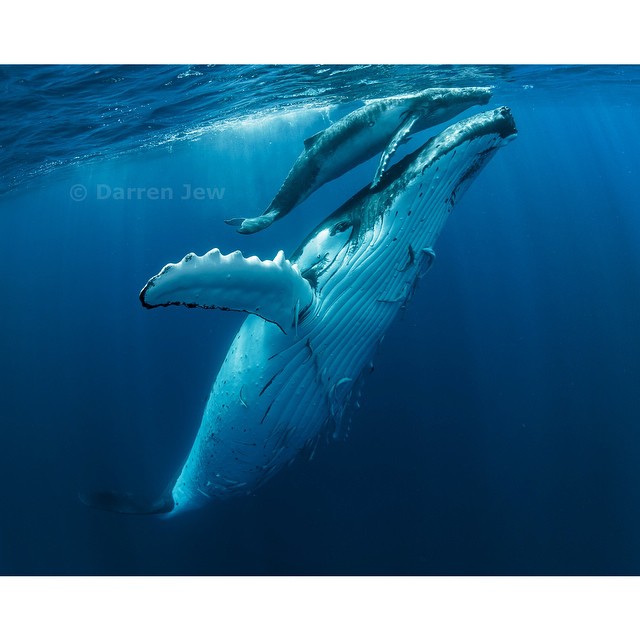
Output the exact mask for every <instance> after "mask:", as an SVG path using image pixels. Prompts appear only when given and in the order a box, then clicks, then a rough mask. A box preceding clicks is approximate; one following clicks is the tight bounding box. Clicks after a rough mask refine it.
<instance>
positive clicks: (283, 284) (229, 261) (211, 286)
mask: <svg viewBox="0 0 640 640" xmlns="http://www.w3.org/2000/svg"><path fill="white" fill-rule="evenodd" d="M313 297H314V293H313V289H312V288H311V285H310V284H309V282H308V281H307V280H306V279H305V278H303V277H302V276H301V275H300V273H299V272H298V268H297V266H295V265H292V264H291V263H290V262H289V260H286V259H285V257H284V252H282V251H279V252H278V254H277V255H276V257H275V258H274V259H273V260H260V258H257V257H256V256H251V257H249V258H245V257H244V256H243V255H242V253H241V252H240V251H234V252H233V253H230V254H229V255H226V256H225V255H222V253H220V251H219V250H218V249H212V250H211V251H209V252H208V253H205V254H204V255H203V256H197V255H195V254H193V253H190V254H188V255H186V256H185V257H184V258H183V259H182V260H181V261H180V262H178V263H177V264H168V265H166V266H165V267H164V268H163V269H162V271H160V273H159V274H158V275H156V276H154V277H153V278H151V280H149V282H147V284H146V285H145V287H144V289H142V291H141V292H140V301H141V302H142V304H143V305H144V306H145V307H147V308H153V307H167V306H169V305H184V306H186V307H201V308H204V309H222V310H224V311H244V312H245V313H253V314H255V315H258V316H260V317H262V318H264V319H265V320H267V321H269V322H273V323H275V324H277V325H278V326H279V327H280V328H281V329H282V331H283V332H284V333H288V332H289V331H290V330H291V329H292V327H294V326H296V322H297V317H296V316H297V314H298V313H300V312H302V311H304V310H305V309H306V308H307V307H308V306H309V305H310V304H311V302H312V300H313Z"/></svg>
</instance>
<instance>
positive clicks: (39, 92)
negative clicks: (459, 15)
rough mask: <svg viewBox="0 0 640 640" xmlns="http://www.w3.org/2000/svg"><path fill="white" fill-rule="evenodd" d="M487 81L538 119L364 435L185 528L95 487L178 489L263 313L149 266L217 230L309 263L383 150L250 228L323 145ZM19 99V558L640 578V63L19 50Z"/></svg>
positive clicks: (6, 463) (226, 246) (374, 403)
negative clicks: (211, 299) (204, 62)
mask: <svg viewBox="0 0 640 640" xmlns="http://www.w3.org/2000/svg"><path fill="white" fill-rule="evenodd" d="M486 84H491V85H494V87H495V88H494V97H493V99H492V100H491V102H490V105H489V106H491V107H495V106H499V105H500V104H508V105H509V106H510V107H511V109H512V111H513V114H514V117H515V119H516V123H517V126H518V131H519V135H518V138H517V139H516V140H515V141H514V142H513V143H512V144H510V145H509V146H508V147H506V148H504V149H502V150H501V151H500V152H499V153H498V154H497V155H496V157H495V158H494V159H493V160H492V161H491V162H490V163H489V165H488V166H487V167H486V169H484V171H483V172H482V173H481V174H480V175H479V176H478V178H477V179H476V181H475V182H474V184H473V185H472V186H471V188H470V189H469V191H468V192H467V193H466V195H465V196H464V198H462V199H461V201H460V202H459V203H458V204H457V205H456V208H455V210H454V213H453V215H452V217H451V219H450V220H449V222H448V223H447V225H446V227H445V229H444V231H443V234H442V236H441V238H440V240H439V242H438V245H437V246H436V253H437V256H438V257H437V260H436V264H435V266H434V268H433V269H432V270H431V272H430V273H429V275H428V277H427V278H425V279H424V280H423V281H422V282H421V285H420V287H419V289H418V291H417V293H416V295H415V296H414V298H413V300H412V302H411V305H410V307H409V308H408V309H407V311H406V312H405V313H404V314H403V315H402V317H400V318H399V319H398V321H397V322H396V323H395V325H394V326H393V328H392V330H391V331H389V333H388V334H387V336H386V338H385V341H384V343H383V345H382V348H381V350H380V352H379V353H378V356H377V358H376V361H375V365H376V366H375V371H374V372H373V374H371V375H370V376H369V377H368V378H367V380H366V383H365V387H364V391H363V396H362V399H361V405H362V407H361V408H360V409H359V410H358V411H357V412H355V413H354V416H353V423H352V426H351V431H350V435H349V438H348V439H347V440H346V442H339V443H331V444H325V445H323V446H321V448H320V450H319V451H318V453H317V455H316V457H315V459H314V460H313V461H311V462H308V461H306V460H301V461H299V462H297V463H296V464H294V465H293V466H291V467H290V468H288V469H286V470H285V471H283V472H281V473H280V474H279V475H277V476H275V477H274V478H273V479H272V480H271V481H270V482H269V483H268V484H267V485H265V486H264V487H263V488H262V489H260V490H259V491H257V492H256V493H255V495H252V496H248V497H245V498H237V499H234V500H230V501H227V502H223V503H219V504H216V505H212V506H211V507H210V508H208V509H204V510H201V511H198V512H193V513H189V514H186V515H184V516H182V517H180V518H175V519H170V520H162V519H159V518H155V517H142V516H138V517H127V516H122V515H117V514H111V513H106V512H100V511H94V510H90V509H87V508H86V507H84V506H83V505H82V504H81V503H80V502H79V500H78V498H77V494H78V492H79V491H87V490H91V489H94V488H103V487H108V488H114V489H119V490H124V491H132V492H135V493H147V494H154V493H158V492H160V491H161V490H162V489H163V488H164V486H165V485H166V483H167V482H168V481H169V479H170V478H171V477H172V476H173V475H174V473H175V471H176V469H177V468H178V467H179V466H180V465H181V464H182V462H183V460H184V458H185V456H186V454H187V453H188V450H189V448H190V446H191V443H192V441H193V438H194V436H195V433H196V430H197V428H198V425H199V422H200V417H201V413H202V410H203V408H204V404H205V401H206V398H207V396H208V393H209V389H210V386H211V383H212V381H213V378H214V376H215V374H216V372H217V369H218V367H219V366H220V364H221V361H222V358H223V357H224V355H225V353H226V350H227V348H228V345H229V342H230V341H231V339H232V337H233V335H234V333H235V332H236V331H237V329H238V327H239V325H240V322H241V321H242V318H240V317H239V316H238V315H237V314H229V313H227V314H225V313H223V312H206V311H201V310H187V309H184V308H167V309H161V310H156V311H147V310H145V309H143V308H142V307H141V306H140V303H139V301H138V292H139V291H140V289H141V287H142V286H143V285H144V284H145V282H146V281H147V279H148V278H149V277H151V276H152V275H154V274H156V273H157V272H158V271H159V269H160V268H161V267H162V266H163V265H164V264H166V263H167V262H172V261H176V260H179V259H180V258H182V257H183V256H184V255H185V254H186V253H188V252H190V251H194V252H195V253H198V254H202V253H204V252H206V251H208V250H209V249H211V248H212V247H213V246H217V247H219V248H220V249H221V250H222V251H223V252H224V253H227V252H229V251H232V250H235V249H242V251H243V253H244V254H245V255H251V254H257V255H259V256H261V257H263V258H272V257H273V256H274V255H275V253H276V251H277V250H278V249H280V248H282V249H284V250H285V252H286V254H287V255H290V254H291V252H292V251H293V250H294V249H295V248H296V246H297V245H298V244H299V242H300V241H301V240H302V238H303V237H304V236H305V235H306V233H307V232H308V231H309V230H310V229H311V228H312V226H313V225H315V224H316V223H317V222H319V221H320V220H322V219H323V218H324V217H325V216H326V215H328V214H329V213H331V212H332V211H333V210H334V209H335V208H337V206H339V205H340V204H342V203H343V202H344V201H346V200H347V199H348V198H349V197H350V196H351V195H353V193H355V192H356V191H357V190H358V189H359V188H360V187H362V186H363V185H365V184H367V183H368V182H369V181H370V180H371V177H372V175H373V173H374V171H375V167H376V163H377V160H372V161H371V162H368V163H366V164H364V165H362V166H360V167H358V168H356V169H354V170H353V171H352V172H350V173H349V174H347V175H345V176H343V177H342V178H340V179H339V180H338V181H336V182H334V183H332V184H330V185H327V186H325V187H324V188H322V189H321V190H320V191H318V192H317V193H316V194H314V195H313V196H312V197H311V198H310V199H309V200H308V201H307V202H305V203H304V204H303V205H302V206H300V207H299V208H298V209H297V210H295V211H294V212H293V213H292V214H291V215H289V216H288V217H287V218H285V219H284V220H282V221H280V222H278V223H277V224H275V225H273V226H272V227H271V228H270V229H268V230H266V231H264V232H262V233H260V234H256V235H254V236H240V235H239V234H237V233H235V231H234V229H233V228H231V227H229V226H227V225H224V224H223V222H222V221H223V220H224V219H225V218H228V217H236V216H246V215H257V214H258V213H260V212H261V211H262V210H263V209H264V207H265V206H266V205H267V204H268V202H269V201H270V199H271V197H272V196H273V195H274V193H275V191H276V190H277V189H278V187H279V186H280V184H281V182H282V180H283V179H284V177H285V176H286V174H287V172H288V170H289V168H290V166H291V164H292V163H293V161H294V160H295V159H296V157H297V156H298V154H299V152H300V150H301V142H302V140H303V139H304V138H307V137H308V136H309V135H311V134H313V133H315V132H317V131H319V130H320V129H322V128H324V127H326V126H327V125H328V124H329V123H330V122H331V121H333V120H335V119H336V118H337V117H339V116H341V115H343V114H344V113H347V112H348V111H349V110H351V109H353V108H355V107H356V106H360V104H361V102H359V101H360V100H362V99H368V98H372V97H379V96H384V95H394V94H397V93H404V92H407V91H415V90H420V89H423V88H426V87H428V86H467V85H486ZM0 96H1V100H2V103H3V104H2V119H1V121H0V148H1V149H2V158H1V160H0V192H1V193H2V195H1V196H0V257H1V259H2V269H1V272H0V273H1V275H0V288H1V290H2V294H3V295H2V298H3V302H4V304H3V309H2V313H0V335H1V336H2V339H1V341H0V363H1V366H2V377H1V381H2V384H1V387H0V388H1V395H0V463H1V464H0V480H1V486H2V487H3V488H4V491H3V500H2V519H1V520H0V573H2V574H99V575H103V574H126V575H128V574H224V575H228V574H314V575H316V574H338V575H340V574H420V575H425V574H427V575H432V574H436V575H441V574H483V575H495V574H501V575H502V574H510V575H513V574H527V575H530V574H547V575H548V574H552V575H557V574H579V575H582V574H639V573H640V545H639V544H638V540H640V464H639V461H640V393H639V391H640V330H639V327H640V252H639V251H638V246H639V245H640V219H639V217H638V212H639V211H640V198H639V197H638V181H639V180H640V153H638V148H640V68H637V67H517V66H516V67H513V66H511V67H391V66H389V67H385V66H372V67H356V68H351V67H329V66H318V67H260V66H257V67H215V66H214V67H193V68H191V67H91V68H88V67H64V68H63V67H2V68H0ZM476 110H477V109H476ZM442 128H444V125H442V126H441V127H438V128H437V129H438V130H439V129H442ZM433 133H434V132H433V131H427V132H422V133H420V134H418V135H417V136H414V140H413V141H412V142H411V143H410V145H408V147H407V149H409V148H415V147H416V146H417V145H418V144H420V143H423V142H424V141H425V140H426V139H427V138H428V137H429V135H432V134H433ZM78 185H81V187H84V188H85V189H86V197H84V198H80V200H79V201H76V200H78V195H80V196H82V195H84V194H85V192H83V191H82V189H80V191H78V190H77V189H78ZM101 185H102V186H101ZM104 185H107V186H104ZM184 185H190V188H191V189H193V188H203V189H206V188H209V189H214V188H215V189H218V191H217V192H215V196H214V197H211V198H208V197H205V198H204V199H195V198H190V199H185V200H183V199H182V198H181V196H182V195H183V193H184V192H185V189H186V187H185V186H184ZM118 187H123V188H134V189H136V190H139V191H136V192H135V193H134V195H133V196H132V197H130V198H128V199H125V200H116V199H114V197H102V196H103V195H104V193H105V190H107V189H111V190H112V195H113V193H114V190H115V189H117V188H118ZM74 188H75V191H74V190H73V189H74ZM149 188H156V189H165V191H164V193H165V194H168V193H171V194H172V195H173V197H172V198H169V197H164V198H159V199H154V198H152V197H149V193H153V192H149V191H148V189H149ZM138 193H140V196H137V195H136V194H138ZM72 196H76V200H74V198H73V197H72Z"/></svg>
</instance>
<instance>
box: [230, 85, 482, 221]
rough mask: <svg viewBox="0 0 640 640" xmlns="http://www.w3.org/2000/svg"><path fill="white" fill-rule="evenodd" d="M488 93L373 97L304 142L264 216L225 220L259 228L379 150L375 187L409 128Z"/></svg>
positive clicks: (431, 122)
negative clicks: (302, 148)
mask: <svg viewBox="0 0 640 640" xmlns="http://www.w3.org/2000/svg"><path fill="white" fill-rule="evenodd" d="M490 97H491V89H490V88H488V87H464V88H457V89H426V90H425V91H421V92H419V93H414V94H411V95H406V96H395V97H390V98H379V99H376V100H372V101H371V102H369V103H368V104H366V105H365V106H363V107H360V108H359V109H356V110H355V111H352V112H351V113H349V114H348V115H346V116H345V117H344V118H341V119H340V120H338V121H337V122H335V123H334V124H332V125H331V126H330V127H328V128H327V129H324V130H323V131H320V132H319V133H317V134H315V135H314V136H312V137H311V138H308V139H307V140H305V141H304V147H305V148H304V151H303V152H302V153H301V154H300V156H299V157H298V159H297V160H296V162H295V163H294V165H293V167H292V168H291V171H290V172H289V175H288V176H287V177H286V179H285V181H284V183H283V184H282V186H281V187H280V190H279V191H278V193H277V194H276V196H275V197H274V199H273V200H272V201H271V204H270V205H269V206H268V207H267V209H266V211H265V212H264V213H262V215H259V216H256V217H255V218H231V219H229V220H225V222H226V223H227V224H231V225H235V226H238V231H239V232H240V233H255V232H256V231H260V230H261V229H264V228H266V227H268V226H269V225H271V223H273V222H274V221H275V220H278V219H279V218H283V217H284V216H286V215H287V214H288V213H289V212H290V211H291V210H292V209H294V208H295V207H297V206H298V205H299V204H300V203H301V202H303V201H304V200H306V199H307V198H308V197H309V196H310V195H311V194H312V193H313V192H314V191H316V190H317V189H319V188H320V187H321V186H322V185H323V184H326V183H327V182H330V181H331V180H335V179H336V178H339V177H340V176H341V175H343V174H344V173H346V172H347V171H349V170H350V169H353V168H354V167H356V166H357V165H359V164H361V163H362V162H365V161H366V160H369V159H370V158H373V156H375V155H376V154H378V153H382V155H381V157H380V162H379V163H378V169H377V171H376V174H375V177H374V179H373V182H372V183H371V186H372V187H375V186H376V185H377V184H378V182H380V179H381V178H382V175H383V174H384V171H385V169H386V168H387V165H388V163H389V160H390V159H391V157H392V156H393V154H394V153H395V151H396V149H397V148H398V146H399V145H401V144H403V143H404V142H407V140H408V136H409V134H410V133H411V132H414V133H415V132H418V131H422V130H423V129H427V128H429V127H433V126H436V125H438V124H441V123H443V122H446V121H447V120H450V119H451V118H453V117H454V116H457V115H458V114H459V113H461V112H462V111H465V110H466V109H468V108H469V107H472V106H474V105H482V104H487V102H489V98H490Z"/></svg>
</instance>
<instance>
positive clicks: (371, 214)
mask: <svg viewBox="0 0 640 640" xmlns="http://www.w3.org/2000/svg"><path fill="white" fill-rule="evenodd" d="M516 133H517V132H516V127H515V122H514V120H513V117H512V115H511V111H510V110H509V109H508V108H507V107H500V108H497V109H494V110H491V111H486V112H483V113H480V114H478V115H474V116H472V117H470V118H467V119H465V120H461V121H459V122H457V123H455V124H453V125H451V126H449V127H448V128H447V129H445V130H444V131H443V132H442V133H440V134H439V135H436V136H435V137H433V138H431V139H430V140H429V141H428V142H427V143H426V144H424V145H423V146H422V147H421V148H419V149H417V150H416V151H414V152H413V153H411V154H409V155H407V156H406V157H405V158H404V159H402V160H401V161H399V162H398V163H397V164H395V165H394V166H393V167H391V169H389V171H387V172H386V173H385V175H384V176H383V177H382V179H381V180H380V181H379V182H378V184H377V185H376V186H374V187H372V188H371V187H368V186H367V187H365V188H364V189H362V190H361V191H360V192H359V193H357V194H356V195H354V196H353V197H352V198H351V199H350V200H349V201H347V202H346V203H345V204H344V205H342V206H341V207H340V208H339V209H337V210H336V211H335V212H334V213H333V214H331V215H330V216H329V217H327V218H326V219H325V220H324V221H323V222H322V223H321V224H319V225H318V226H317V227H316V229H315V230H313V231H312V232H311V234H310V235H309V236H308V237H307V238H306V240H304V241H303V242H302V244H301V245H300V247H299V248H298V249H297V250H296V251H295V252H294V254H293V255H292V256H291V259H290V260H287V259H285V257H284V254H283V252H282V251H280V252H278V254H277V255H276V256H275V258H274V259H273V260H260V259H259V258H257V257H255V256H252V257H244V256H243V255H242V254H241V253H240V252H239V251H236V252H234V253H231V254H229V255H223V254H222V253H220V251H219V250H218V249H213V250H211V251H209V252H208V253H206V254H205V255H203V256H196V255H194V254H193V253H190V254H188V255H187V256H185V257H184V258H183V259H182V260H181V261H180V262H178V263H176V264H168V265H166V266H165V267H164V268H163V269H162V270H161V271H160V272H159V273H158V275H156V276H154V277H152V278H151V279H150V280H149V281H148V283H147V284H146V285H145V287H144V288H143V289H142V291H141V293H140V300H141V302H142V304H143V305H144V306H145V307H147V308H154V307H163V306H168V305H184V306H186V307H203V308H207V309H216V308H218V309H225V310H234V311H243V312H246V313H247V314H248V316H247V318H246V319H245V321H244V323H243V324H242V326H241V328H240V330H239V331H238V333H237V335H236V336H235V338H234V339H233V342H232V344H231V346H230V348H229V351H228V353H227V355H226V357H225V359H224V362H223V363H222V366H221V368H220V370H219V372H218V374H217V376H216V378H215V381H214V383H213V388H212V390H211V393H210V396H209V399H208V401H207V404H206V407H205V410H204V414H203V416H202V421H201V424H200V428H199V430H198V432H197V435H196V438H195V441H194V443H193V446H192V448H191V451H190V453H189V455H188V457H187V460H186V462H185V463H184V466H183V467H182V469H181V470H180V472H179V475H178V476H177V480H175V482H172V483H171V484H170V485H169V487H168V488H167V490H166V491H165V493H164V494H163V495H162V496H161V497H160V498H158V499H156V500H152V501H145V500H142V499H138V498H136V497H134V496H131V495H129V494H118V493H115V492H96V493H92V494H89V495H85V496H82V499H83V501H84V502H85V503H86V504H88V505H90V506H93V507H96V508H102V509H108V510H112V511H119V512H122V513H164V514H169V513H171V514H178V513H181V512H184V511H187V510H189V509H194V508H198V507H201V506H203V505H205V504H207V503H210V502H211V501H215V500H220V499H223V498H226V497H230V496H234V495H240V494H247V493H250V492H252V491H253V490H254V489H255V488H256V487H258V486H260V485H261V484H262V483H263V482H265V480H267V479H268V478H269V477H270V476H272V475H273V474H274V473H276V472H277V471H278V470H279V469H281V468H282V467H284V466H285V465H286V464H287V463H289V462H291V461H292V460H293V459H294V458H296V457H297V456H299V455H301V454H305V453H306V454H307V455H312V452H313V451H314V448H315V445H316V443H317V442H318V440H319V438H320V437H322V436H325V437H326V435H327V434H330V435H333V436H334V437H340V435H341V432H342V430H343V428H344V422H345V421H344V417H345V415H344V414H345V408H346V407H347V406H348V405H349V403H350V402H352V401H353V400H354V399H355V398H356V396H357V394H358V393H359V383H360V382H361V380H362V376H363V373H365V372H366V371H368V370H369V368H370V363H371V362H372V358H373V356H374V354H375V352H376V349H377V347H378V345H379V344H380V342H381V341H382V339H383V337H384V335H385V333H386V331H387V329H388V328H389V326H390V325H391V323H392V321H393V320H394V318H395V317H396V316H397V315H398V312H399V310H400V309H401V308H402V307H403V306H404V305H405V304H406V303H407V302H408V300H409V299H410V298H411V296H412V294H413V293H414V290H415V288H416V285H417V283H418V281H419V279H420V278H421V277H422V276H423V275H424V274H425V273H426V272H427V270H428V269H429V268H430V266H431V264H432V263H433V260H434V256H435V254H434V250H433V247H434V244H435V242H436V239H437V238H438V236H439V234H440V232H441V230H442V227H443V225H444V223H445V222H446V220H447V219H448V216H449V214H450V212H451V210H452V208H453V206H454V204H455V203H456V202H457V200H458V199H459V198H460V196H461V194H462V193H463V192H464V191H465V190H466V188H467V187H468V185H469V184H470V182H471V181H472V179H473V178H474V177H475V176H476V175H477V174H478V172H479V171H480V170H481V169H482V168H483V167H484V166H485V165H486V163H487V162H488V160H489V159H490V158H491V157H492V156H493V155H494V153H495V152H496V151H497V150H498V149H499V148H500V147H502V146H503V145H505V144H506V143H508V142H509V141H510V140H512V139H513V138H514V137H515V136H516Z"/></svg>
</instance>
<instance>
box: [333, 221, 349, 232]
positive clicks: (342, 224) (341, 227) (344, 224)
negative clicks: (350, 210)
mask: <svg viewBox="0 0 640 640" xmlns="http://www.w3.org/2000/svg"><path fill="white" fill-rule="evenodd" d="M350 226H351V222H347V221H346V220H342V221H341V222H338V224H337V225H335V226H334V227H333V228H332V229H331V231H330V232H329V235H332V236H335V235H336V233H342V232H343V231H346V230H347V229H348V228H349V227H350Z"/></svg>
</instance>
